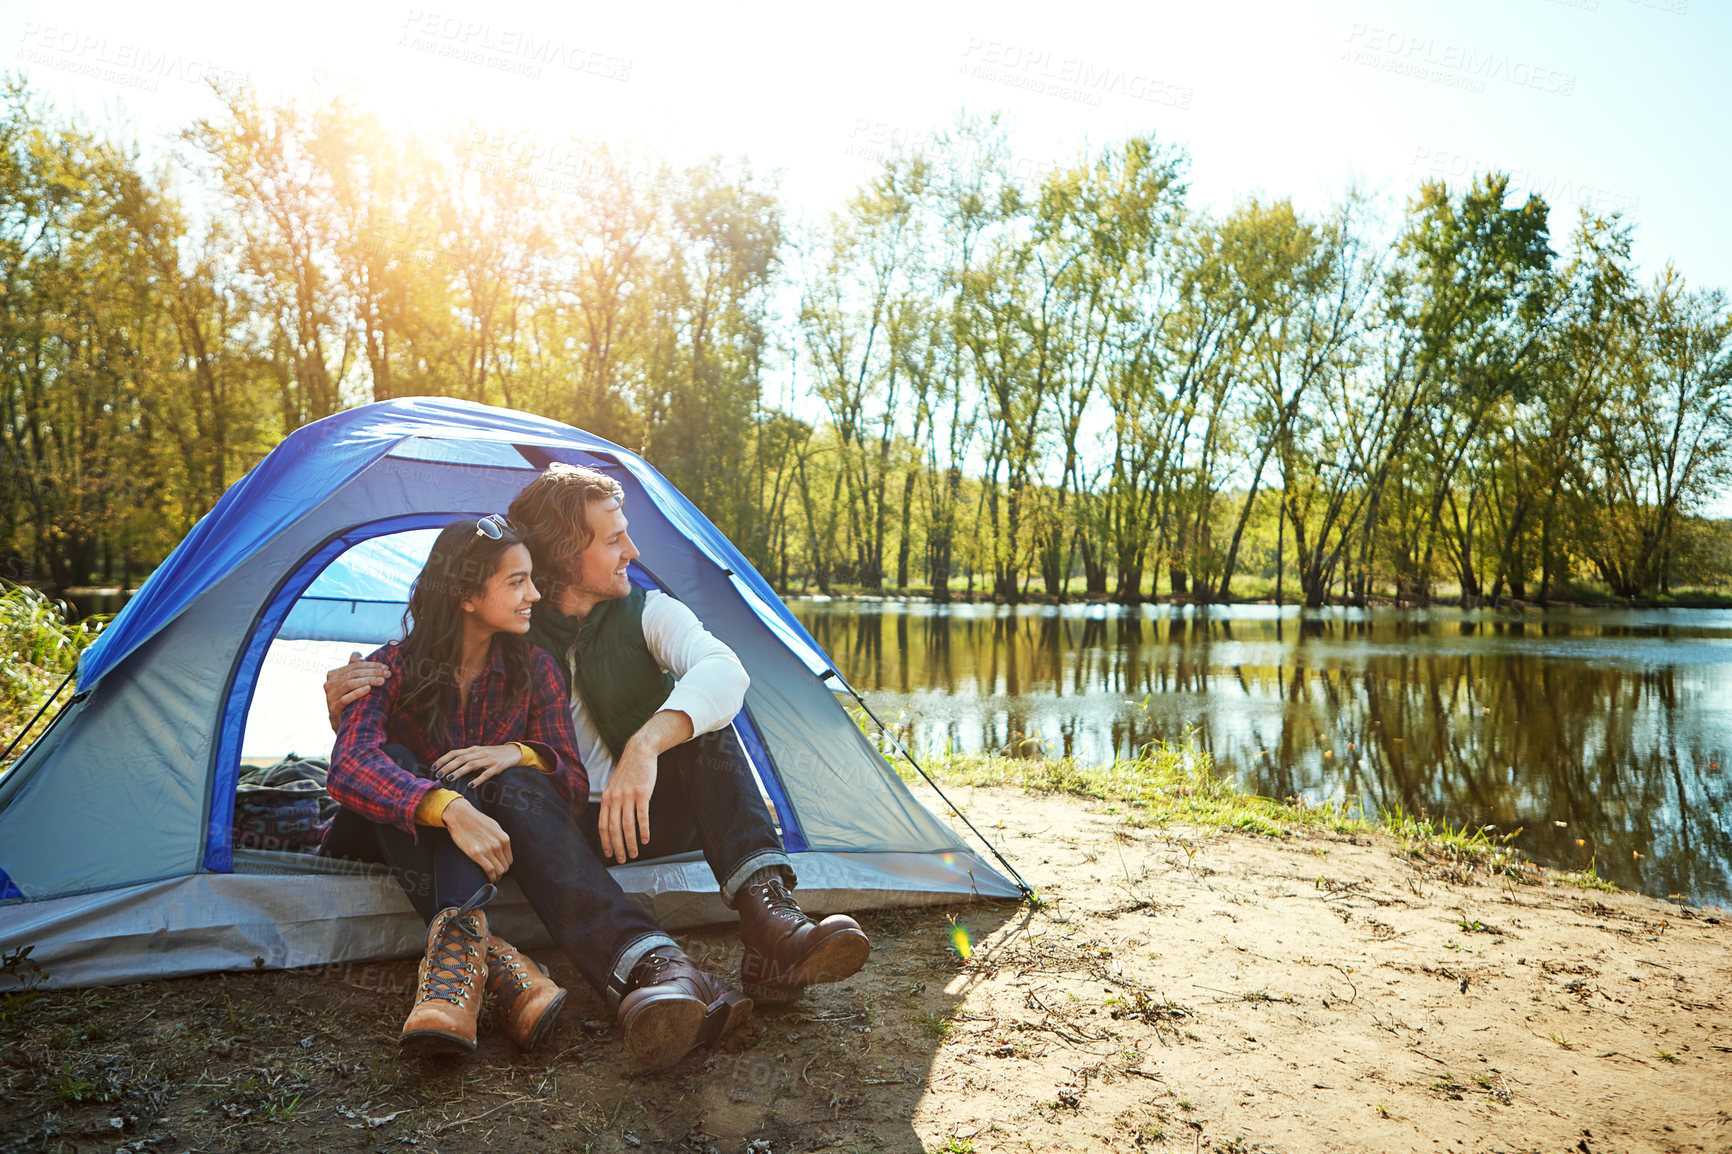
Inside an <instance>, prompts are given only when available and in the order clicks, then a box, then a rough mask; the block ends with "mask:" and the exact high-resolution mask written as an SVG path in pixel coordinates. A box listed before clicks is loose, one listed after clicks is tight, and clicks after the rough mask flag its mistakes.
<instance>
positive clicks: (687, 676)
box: [571, 589, 751, 801]
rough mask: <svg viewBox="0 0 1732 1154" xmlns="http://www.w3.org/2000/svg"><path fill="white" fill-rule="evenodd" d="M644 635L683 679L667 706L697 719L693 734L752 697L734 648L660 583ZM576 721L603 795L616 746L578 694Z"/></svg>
mask: <svg viewBox="0 0 1732 1154" xmlns="http://www.w3.org/2000/svg"><path fill="white" fill-rule="evenodd" d="M643 639H644V644H645V645H647V646H648V647H649V651H650V655H651V656H653V657H654V658H655V659H656V661H657V662H658V663H659V664H660V665H661V667H662V668H663V669H665V670H667V671H668V672H669V673H671V674H673V675H674V676H675V677H677V678H678V679H679V682H678V684H676V685H675V686H674V688H673V692H672V693H670V694H668V699H667V701H666V702H665V703H663V705H662V708H663V709H677V710H679V711H680V712H681V713H684V714H685V715H686V716H687V717H689V718H691V719H692V736H694V737H695V736H697V735H698V734H700V733H713V732H714V731H716V730H718V729H722V728H724V727H725V726H727V725H728V724H730V723H731V722H732V721H733V720H734V717H735V716H736V715H737V714H738V713H739V712H740V707H741V706H742V705H744V704H745V701H746V688H747V687H748V686H749V685H750V684H751V678H750V677H748V676H747V675H746V668H745V666H743V665H741V664H740V659H739V658H738V657H736V656H734V651H733V650H732V649H729V648H728V647H727V646H726V645H723V644H722V643H721V642H720V641H718V640H716V638H715V637H714V635H712V634H711V633H710V631H709V630H707V629H705V628H704V627H703V623H702V622H700V621H699V620H698V618H697V615H696V614H695V613H693V612H692V611H691V610H690V609H687V608H686V607H685V605H683V604H682V603H680V602H679V601H676V600H674V599H673V598H672V597H669V596H668V595H667V594H666V593H663V592H662V591H661V590H659V589H651V590H650V591H649V594H648V596H646V597H645V598H644V605H643ZM571 721H572V725H573V727H574V728H576V730H577V751H578V753H579V754H580V755H582V757H583V767H584V769H586V770H588V771H589V797H590V800H591V801H599V800H601V791H602V790H603V789H605V788H607V779H608V778H609V777H611V776H612V775H613V764H614V763H613V751H612V750H610V749H608V747H607V742H605V741H603V740H602V739H601V733H600V731H599V730H597V729H596V727H595V722H594V721H593V720H591V718H590V716H589V708H588V706H586V705H585V704H584V703H583V700H582V699H581V698H579V697H577V696H576V695H575V694H574V695H573V696H572V699H571Z"/></svg>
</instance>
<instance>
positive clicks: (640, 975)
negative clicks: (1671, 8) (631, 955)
mask: <svg viewBox="0 0 1732 1154" xmlns="http://www.w3.org/2000/svg"><path fill="white" fill-rule="evenodd" d="M685 960H686V959H685V958H684V957H682V956H679V955H674V954H664V953H663V952H662V951H661V950H659V949H657V950H651V951H650V952H649V953H647V954H645V955H644V956H643V957H641V958H639V959H638V963H637V965H635V966H633V967H632V968H631V977H632V984H631V985H632V989H634V990H635V989H641V988H642V987H644V986H653V985H655V984H657V983H658V982H660V981H661V976H662V971H663V970H666V969H667V968H668V967H669V966H672V965H677V964H678V963H680V962H683V961H685ZM646 967H647V969H646Z"/></svg>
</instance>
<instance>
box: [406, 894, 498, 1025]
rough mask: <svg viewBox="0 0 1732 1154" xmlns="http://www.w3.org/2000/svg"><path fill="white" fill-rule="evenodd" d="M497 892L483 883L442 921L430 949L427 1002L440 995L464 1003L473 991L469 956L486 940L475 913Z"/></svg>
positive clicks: (424, 989)
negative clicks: (477, 943)
mask: <svg viewBox="0 0 1732 1154" xmlns="http://www.w3.org/2000/svg"><path fill="white" fill-rule="evenodd" d="M493 894H494V889H493V887H492V886H483V887H482V888H481V889H480V890H477V891H476V892H475V895H474V896H473V897H471V898H470V899H469V900H468V901H466V902H464V903H463V904H462V905H461V906H459V907H458V908H457V909H456V910H455V911H453V912H452V913H451V914H449V915H448V916H446V918H445V921H444V922H443V923H441V924H440V926H439V932H438V933H437V934H436V935H435V936H434V938H433V945H432V948H431V949H429V950H428V951H427V976H426V978H425V980H424V981H423V983H422V987H421V1000H422V1001H423V1002H426V1001H431V1000H432V999H434V998H438V999H440V1000H441V1001H446V1002H450V1003H451V1004H452V1005H454V1006H455V1005H460V1004H462V1002H463V999H464V998H466V997H468V996H469V994H470V993H471V992H472V991H473V989H474V976H475V971H474V970H473V968H472V967H471V965H470V961H469V959H471V958H474V957H475V956H476V954H477V950H476V949H475V946H474V944H473V943H475V942H478V941H484V940H485V935H484V934H482V932H481V926H480V925H479V919H477V918H475V917H474V916H473V915H474V913H475V911H476V910H478V909H480V908H481V907H482V906H484V905H486V904H487V903H488V901H489V900H490V899H491V898H492V897H493Z"/></svg>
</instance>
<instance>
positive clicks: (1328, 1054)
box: [0, 758, 1732, 1154]
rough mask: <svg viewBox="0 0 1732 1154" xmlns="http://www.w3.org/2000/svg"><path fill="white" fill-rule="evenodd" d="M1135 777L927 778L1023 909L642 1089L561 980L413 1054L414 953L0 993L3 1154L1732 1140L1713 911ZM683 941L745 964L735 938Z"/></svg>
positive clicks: (951, 932)
mask: <svg viewBox="0 0 1732 1154" xmlns="http://www.w3.org/2000/svg"><path fill="white" fill-rule="evenodd" d="M1024 764H1026V763H1024ZM1148 764H1149V766H1150V768H1148V769H1145V770H1143V771H1142V772H1141V773H1140V775H1138V774H1132V773H1129V772H1128V771H1126V770H1124V769H1123V768H1122V767H1121V768H1120V769H1119V770H1118V771H1117V778H1116V780H1117V783H1118V787H1117V788H1118V794H1117V796H1116V797H1108V796H1090V794H1091V793H1092V794H1097V795H1098V794H1102V793H1111V792H1112V790H1111V788H1105V789H1103V787H1105V786H1110V783H1111V781H1112V780H1113V773H1114V770H1113V769H1112V768H1111V767H1096V768H1097V770H1098V771H1099V772H1098V773H1096V774H1095V775H1093V776H1090V775H1089V774H1088V773H1087V772H1086V771H1082V770H1077V769H1076V768H1075V767H1071V768H1070V769H1066V768H1064V767H1063V766H1062V765H1059V764H1049V765H1048V766H1047V767H1046V770H1045V772H1046V773H1047V776H1045V777H1040V776H1034V777H1030V778H1028V779H1027V781H1026V784H1025V786H1024V787H1021V788H1013V787H1009V786H1005V785H990V786H986V785H972V784H968V782H969V781H970V780H988V779H990V778H991V777H992V776H993V775H995V774H1002V773H1005V772H1008V769H1006V768H1005V767H996V766H995V765H994V763H993V762H992V761H991V760H990V759H977V761H976V764H975V765H974V767H973V770H972V771H969V772H964V771H965V770H966V768H967V767H966V766H964V765H961V764H958V765H955V766H948V767H942V766H941V767H940V769H941V770H944V771H946V772H947V777H948V779H949V780H947V781H946V782H945V783H944V788H945V791H946V792H947V793H948V794H949V795H950V796H951V797H952V798H953V799H954V800H956V801H957V802H958V803H959V804H961V805H962V806H963V807H964V809H965V810H966V811H967V812H968V813H969V815H970V817H971V819H972V820H973V822H974V824H975V825H976V826H977V827H978V828H979V829H981V830H983V831H985V832H986V833H987V834H988V836H990V837H991V838H992V839H993V840H994V841H995V843H996V844H997V845H998V846H999V847H1000V849H1001V850H1002V851H1003V852H1004V853H1005V854H1006V855H1007V856H1008V857H1009V858H1010V859H1011V861H1012V862H1013V863H1014V864H1015V865H1016V867H1017V869H1018V870H1019V871H1020V872H1021V873H1022V874H1023V876H1024V877H1025V878H1027V880H1028V881H1029V882H1030V883H1031V884H1032V885H1034V886H1035V887H1036V889H1037V890H1038V892H1039V894H1040V900H1039V901H1038V902H1035V903H1025V904H1023V905H1020V906H1017V905H1009V904H996V905H993V904H985V903H975V904H973V905H963V906H958V907H953V908H949V909H942V910H917V911H895V912H879V913H870V914H866V915H864V916H863V918H862V921H863V923H864V924H865V926H866V928H867V930H868V932H869V933H870V934H871V936H872V938H873V941H874V945H875V949H874V954H873V959H872V961H871V963H870V964H869V965H868V967H867V969H866V970H865V971H863V972H862V973H861V974H860V975H858V976H856V977H855V978H853V979H851V980H850V981H848V982H846V983H843V984H841V985H838V986H834V987H822V988H819V989H817V990H814V991H813V992H812V993H811V994H809V995H808V997H807V998H806V1000H805V1001H804V1002H803V1003H802V1004H800V1005H798V1006H796V1007H793V1008H791V1009H788V1010H783V1011H778V1012H765V1013H760V1014H759V1015H758V1016H757V1018H756V1019H755V1020H754V1021H753V1022H752V1023H751V1024H750V1025H749V1026H748V1027H746V1028H745V1029H743V1030H741V1031H739V1032H737V1033H736V1034H735V1035H733V1036H732V1037H730V1038H728V1039H726V1040H725V1041H724V1042H723V1043H721V1044H720V1045H718V1046H717V1047H715V1048H714V1049H713V1050H712V1051H709V1052H699V1053H698V1054H695V1055H693V1056H692V1057H691V1058H688V1059H687V1060H686V1061H685V1062H683V1063H681V1064H680V1065H679V1066H678V1067H676V1068H675V1069H673V1070H671V1071H667V1072H664V1073H661V1074H639V1073H633V1072H631V1071H629V1070H627V1069H625V1068H624V1065H623V1063H622V1060H621V1053H620V1049H619V1045H618V1042H617V1041H616V1040H615V1039H614V1038H613V1037H612V1029H611V1026H610V1025H609V1022H610V1019H609V1016H608V1015H607V1013H606V1011H605V1009H604V1008H603V1006H602V1005H601V1003H600V1002H599V1000H598V999H596V998H595V997H594V996H593V995H592V994H591V993H589V991H588V990H587V989H584V988H582V986H581V983H580V982H579V980H578V978H577V976H576V974H575V973H574V972H573V971H572V970H571V968H570V967H569V966H568V965H567V964H566V963H564V961H563V959H559V958H557V957H556V956H549V957H547V958H545V959H543V960H546V961H548V962H550V963H551V964H552V968H553V970H554V973H555V976H556V977H558V978H559V979H560V980H561V981H562V982H563V983H564V984H567V985H568V986H570V987H572V996H571V1000H570V1003H569V1004H568V1006H567V1008H566V1011H565V1013H564V1015H563V1017H562V1019H561V1021H560V1023H559V1026H558V1028H557V1029H556V1031H555V1033H554V1036H553V1038H552V1039H551V1041H550V1043H549V1044H548V1046H547V1047H546V1049H545V1050H544V1051H542V1052H540V1053H538V1054H534V1055H521V1054H518V1053H516V1052H515V1051H514V1050H513V1049H512V1048H511V1047H510V1046H509V1044H508V1043H506V1042H504V1041H503V1040H502V1039H500V1038H498V1037H497V1036H496V1035H492V1034H489V1035H488V1036H487V1037H486V1038H485V1039H484V1041H483V1043H482V1047H481V1050H480V1052H479V1053H478V1054H477V1055H475V1056H474V1057H472V1058H468V1059H464V1060H460V1061H457V1062H451V1063H437V1064H429V1065H426V1066H420V1065H415V1064H411V1063H409V1062H406V1061H405V1060H403V1059H402V1058H401V1057H400V1056H399V1055H398V1053H397V1049H396V1046H395V1040H394V1039H395V1032H396V1030H397V1029H398V1027H399V1025H400V1023H401V1018H402V1014H403V1012H404V1008H405V1005H406V1003H407V998H408V991H409V989H411V988H412V986H413V983H414V972H415V970H414V963H413V962H412V961H410V960H399V961H395V962H388V963H380V964H376V965H370V966H351V967H342V968H340V969H337V970H335V971H331V970H321V971H297V972H286V973H260V974H232V975H224V976H213V977H208V978H198V979H188V980H181V981H172V982H159V983H151V984H147V985H141V986H133V987H127V988H122V989H108V990H90V991H68V992H53V993H44V992H37V993H33V994H22V995H11V996H8V997H4V998H0V1037H4V1039H5V1040H4V1041H3V1042H0V1103H3V1104H0V1149H5V1150H11V1149H20V1150H22V1149H38V1148H42V1147H43V1146H45V1145H46V1146H48V1147H50V1148H55V1149H61V1150H97V1149H104V1150H108V1149H116V1148H121V1149H128V1150H163V1151H173V1150H187V1149H234V1150H289V1149H334V1148H357V1149H400V1148H405V1147H413V1148H416V1149H422V1150H471V1149H495V1148H496V1149H550V1150H559V1149H565V1150H578V1151H585V1150H588V1151H628V1150H634V1151H635V1150H648V1151H682V1152H687V1151H706V1150H712V1149H713V1150H717V1151H727V1152H730V1154H731V1152H736V1151H741V1150H751V1151H753V1152H754V1154H763V1152H766V1151H768V1152H773V1154H790V1152H794V1151H824V1152H832V1151H833V1152H843V1151H851V1150H883V1151H947V1152H949V1154H961V1152H965V1151H979V1152H986V1151H999V1150H1034V1151H1047V1150H1077V1151H1082V1150H1102V1149H1115V1150H1133V1149H1140V1150H1172V1151H1192V1150H1196V1149H1212V1150H1216V1151H1251V1150H1280V1151H1283V1152H1287V1154H1301V1152H1306V1151H1336V1150H1352V1151H1393V1150H1451V1151H1482V1150H1483V1151H1489V1150H1500V1151H1517V1150H1521V1151H1527V1150H1534V1151H1538V1150H1545V1151H1553V1150H1560V1149H1572V1150H1579V1149H1586V1150H1588V1151H1590V1152H1596V1151H1612V1150H1616V1151H1679V1150H1724V1149H1727V1148H1728V1144H1729V1143H1732V1116H1729V1115H1728V1114H1727V1112H1726V1110H1727V1107H1726V1101H1727V1098H1728V1087H1729V1086H1732V1079H1729V1077H1728V1074H1727V1070H1728V1068H1729V1063H1732V1046H1729V1045H1728V1043H1727V1041H1726V1039H1727V1038H1728V1037H1732V929H1729V919H1728V915H1727V914H1726V913H1725V912H1724V911H1719V910H1714V909H1699V908H1693V907H1691V906H1689V905H1687V904H1683V903H1677V902H1665V901H1660V900H1656V899H1652V898H1646V897H1640V896H1636V895H1631V894H1624V893H1616V892H1609V891H1608V888H1607V887H1605V885H1604V883H1602V882H1599V881H1598V880H1597V879H1595V878H1593V877H1592V876H1589V875H1563V874H1557V873H1553V872H1550V871H1545V870H1540V869H1537V868H1536V867H1533V866H1531V865H1529V864H1527V863H1525V862H1523V861H1522V860H1521V859H1520V857H1519V856H1518V855H1516V854H1515V853H1513V851H1510V850H1509V848H1508V846H1506V845H1502V844H1500V843H1498V842H1497V841H1496V840H1494V839H1490V838H1487V837H1484V836H1477V835H1474V834H1464V833H1462V832H1460V831H1456V832H1455V833H1449V832H1448V831H1442V830H1437V829H1432V828H1430V827H1428V826H1426V825H1424V824H1423V823H1418V822H1414V823H1409V824H1408V825H1406V826H1400V825H1397V826H1392V827H1391V828H1390V829H1389V830H1386V831H1378V830H1372V829H1370V828H1369V826H1368V825H1365V824H1362V820H1363V819H1361V818H1359V817H1356V816H1354V815H1351V814H1345V813H1341V812H1339V811H1330V810H1320V809H1311V810H1306V809H1300V808H1296V807H1292V806H1285V805H1282V804H1280V803H1278V802H1274V801H1269V800H1265V799H1255V798H1246V797H1244V796H1243V795H1239V794H1236V793H1234V792H1232V791H1231V790H1228V789H1226V788H1225V787H1223V786H1220V785H1218V784H1211V783H1210V782H1209V781H1208V780H1206V779H1205V778H1203V777H1202V776H1200V775H1198V774H1197V773H1196V772H1195V770H1194V767H1187V765H1186V764H1185V763H1184V762H1183V761H1182V760H1180V759H1177V758H1174V759H1170V760H1169V761H1168V762H1167V763H1165V765H1164V767H1162V766H1161V765H1160V763H1157V762H1154V761H1151V762H1150V763H1148ZM971 774H972V776H971ZM1079 774H1080V776H1079ZM915 788H916V791H917V792H918V793H920V794H921V796H922V800H923V801H924V802H925V803H926V804H927V805H928V806H929V807H931V808H932V809H933V811H934V812H936V813H944V812H945V810H944V807H943V804H942V803H941V802H940V801H939V800H938V798H937V797H936V796H935V795H934V794H933V793H932V792H931V791H930V790H929V789H928V788H927V787H925V786H924V785H921V786H917V787H915ZM1133 798H1136V799H1138V800H1133ZM952 823H953V824H956V823H955V821H954V818H952ZM680 937H681V939H682V941H683V943H684V944H685V945H686V947H687V949H688V950H689V951H691V952H693V953H694V955H696V956H699V957H701V958H703V959H706V960H707V961H708V962H709V964H711V965H712V966H714V967H716V968H718V969H724V970H726V969H731V967H732V965H733V964H734V962H735V960H736V959H737V956H738V952H739V951H738V945H737V942H736V941H735V939H734V938H733V935H732V934H731V933H730V932H729V931H728V930H727V929H726V928H718V929H714V930H706V931H701V932H697V933H690V934H682V935H680ZM749 1143H756V1145H749Z"/></svg>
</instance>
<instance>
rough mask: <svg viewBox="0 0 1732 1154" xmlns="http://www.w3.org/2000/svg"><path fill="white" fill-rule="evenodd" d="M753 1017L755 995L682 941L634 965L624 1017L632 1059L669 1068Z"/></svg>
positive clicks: (652, 1066) (621, 1026)
mask: <svg viewBox="0 0 1732 1154" xmlns="http://www.w3.org/2000/svg"><path fill="white" fill-rule="evenodd" d="M751 1016H752V999H750V998H748V997H746V996H744V995H743V994H740V993H739V992H737V991H735V990H731V989H729V988H728V987H727V985H726V984H725V983H724V982H723V981H722V980H721V979H720V978H718V977H715V976H713V975H711V974H706V973H704V972H703V971H702V970H700V969H698V968H697V967H696V966H694V965H693V964H692V961H691V959H690V958H688V957H686V955H685V952H684V951H683V950H681V949H680V948H679V947H678V946H658V947H656V948H655V949H653V950H651V951H650V952H649V953H647V954H645V955H644V956H643V959H642V960H641V961H639V962H638V964H637V965H636V966H635V967H633V968H632V972H631V992H630V993H628V994H626V996H625V998H624V999H623V1000H622V1001H621V1002H620V1004H619V1019H618V1021H619V1030H620V1036H621V1037H622V1038H623V1039H624V1040H625V1048H626V1052H627V1053H628V1054H630V1055H631V1056H632V1060H633V1061H635V1062H636V1063H637V1064H638V1065H639V1066H642V1067H643V1068H644V1069H646V1070H665V1069H667V1068H668V1067H669V1066H672V1065H673V1064H674V1063H675V1062H678V1061H679V1060H680V1059H681V1058H683V1057H685V1056H686V1055H687V1054H689V1053H690V1052H691V1050H692V1048H693V1047H694V1046H702V1045H706V1044H708V1043H710V1042H714V1041H715V1040H716V1039H717V1038H720V1037H721V1036H722V1035H723V1034H726V1033H727V1032H728V1031H730V1030H733V1029H735V1028H736V1027H738V1026H742V1025H744V1024H745V1022H746V1019H747V1018H750V1017H751Z"/></svg>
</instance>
